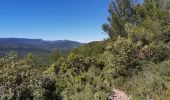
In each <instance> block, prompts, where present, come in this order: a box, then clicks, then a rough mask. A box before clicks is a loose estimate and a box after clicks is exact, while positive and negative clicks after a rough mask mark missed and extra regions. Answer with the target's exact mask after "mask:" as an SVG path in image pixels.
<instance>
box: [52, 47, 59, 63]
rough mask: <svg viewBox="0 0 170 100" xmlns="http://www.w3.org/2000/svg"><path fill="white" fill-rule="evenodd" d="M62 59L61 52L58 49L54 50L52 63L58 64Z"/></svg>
mask: <svg viewBox="0 0 170 100" xmlns="http://www.w3.org/2000/svg"><path fill="white" fill-rule="evenodd" d="M60 57H61V54H60V51H59V50H57V49H53V50H52V53H51V57H50V58H51V62H52V63H53V62H57V60H58V59H59V58H60Z"/></svg>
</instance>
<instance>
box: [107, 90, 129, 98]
mask: <svg viewBox="0 0 170 100" xmlns="http://www.w3.org/2000/svg"><path fill="white" fill-rule="evenodd" d="M108 100H131V99H130V97H129V96H128V95H126V94H125V93H124V92H123V91H120V90H118V89H113V92H112V94H111V96H109V97H108Z"/></svg>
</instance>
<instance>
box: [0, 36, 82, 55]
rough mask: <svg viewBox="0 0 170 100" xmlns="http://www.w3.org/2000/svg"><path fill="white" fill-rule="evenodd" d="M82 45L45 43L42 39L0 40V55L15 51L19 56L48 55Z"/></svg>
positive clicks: (68, 42) (58, 42)
mask: <svg viewBox="0 0 170 100" xmlns="http://www.w3.org/2000/svg"><path fill="white" fill-rule="evenodd" d="M81 45H83V43H80V42H76V41H70V40H57V41H46V40H42V39H26V38H0V55H4V54H6V53H8V52H11V51H15V52H17V53H19V54H27V53H30V52H31V53H50V52H51V50H52V49H58V50H60V51H62V52H63V51H68V50H71V49H73V48H76V47H79V46H81Z"/></svg>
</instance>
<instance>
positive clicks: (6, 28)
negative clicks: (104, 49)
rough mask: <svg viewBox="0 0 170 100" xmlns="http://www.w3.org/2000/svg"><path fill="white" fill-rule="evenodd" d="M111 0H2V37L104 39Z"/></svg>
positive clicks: (0, 29) (0, 18) (0, 6)
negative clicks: (103, 25) (104, 29)
mask: <svg viewBox="0 0 170 100" xmlns="http://www.w3.org/2000/svg"><path fill="white" fill-rule="evenodd" d="M109 2H110V0H0V37H1V38H2V37H5V38H7V37H17V38H35V39H36V38H42V39H44V40H63V39H68V40H75V41H80V42H90V41H96V40H102V39H104V38H105V37H106V34H105V33H104V32H103V31H102V28H101V26H102V24H103V23H105V22H106V17H107V15H108V12H107V8H108V4H109Z"/></svg>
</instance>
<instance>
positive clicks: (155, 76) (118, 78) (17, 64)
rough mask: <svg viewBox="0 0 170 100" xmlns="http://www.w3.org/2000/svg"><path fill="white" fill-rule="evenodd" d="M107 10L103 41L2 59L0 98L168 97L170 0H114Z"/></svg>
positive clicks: (98, 99)
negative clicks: (137, 0) (116, 91)
mask: <svg viewBox="0 0 170 100" xmlns="http://www.w3.org/2000/svg"><path fill="white" fill-rule="evenodd" d="M108 8H109V9H108V11H109V16H108V18H107V20H108V22H106V23H105V24H103V25H102V28H103V30H104V31H105V33H106V34H107V35H108V37H109V38H108V39H106V40H103V41H99V42H91V43H88V44H85V45H82V46H80V47H78V48H75V49H73V50H71V51H70V52H69V53H68V54H66V55H64V56H63V55H62V54H61V53H60V52H59V51H58V50H57V49H56V50H53V52H52V53H51V54H49V57H45V56H37V55H35V54H31V53H30V54H28V55H27V56H24V57H19V56H18V55H17V54H16V53H15V52H11V53H8V54H6V56H3V57H1V58H0V99H2V100H170V58H169V55H170V53H169V52H170V2H169V0H144V1H143V3H142V2H136V0H113V1H112V2H111V3H110V5H109V7H108ZM47 58H48V59H47ZM115 90H118V91H121V92H123V94H124V97H125V98H124V99H118V98H117V97H116V96H115Z"/></svg>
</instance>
